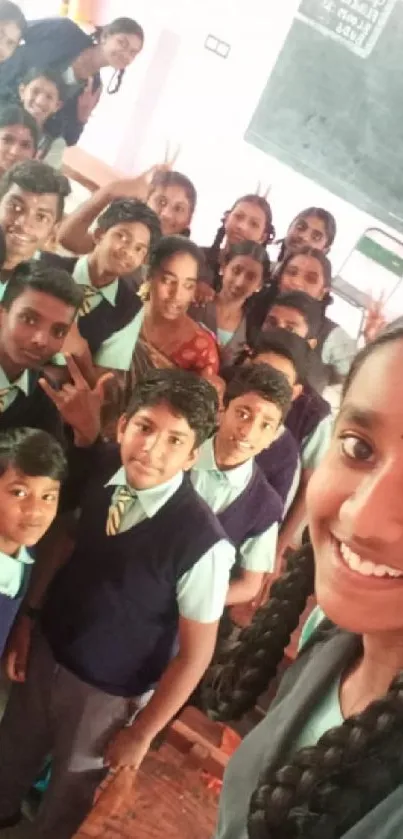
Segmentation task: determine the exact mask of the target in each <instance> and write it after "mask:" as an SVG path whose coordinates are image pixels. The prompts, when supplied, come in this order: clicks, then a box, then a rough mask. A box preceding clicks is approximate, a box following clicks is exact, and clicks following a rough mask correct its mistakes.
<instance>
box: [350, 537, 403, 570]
mask: <svg viewBox="0 0 403 839" xmlns="http://www.w3.org/2000/svg"><path fill="white" fill-rule="evenodd" d="M340 553H341V555H342V557H343V559H344V561H345V563H346V564H347V565H348V567H349V568H351V569H352V571H356V572H357V574H361V575H362V576H363V577H403V571H397V569H396V568H390V567H389V565H379V564H378V563H376V562H371V561H370V560H368V559H361V557H360V556H358V554H356V553H354V551H352V550H351V548H349V547H348V546H347V545H345V544H344V543H343V542H340Z"/></svg>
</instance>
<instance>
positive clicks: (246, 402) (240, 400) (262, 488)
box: [190, 364, 292, 606]
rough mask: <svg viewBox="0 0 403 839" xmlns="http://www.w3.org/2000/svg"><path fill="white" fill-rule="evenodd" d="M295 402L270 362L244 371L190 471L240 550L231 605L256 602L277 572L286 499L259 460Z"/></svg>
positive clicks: (231, 386)
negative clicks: (270, 574) (267, 576)
mask: <svg viewBox="0 0 403 839" xmlns="http://www.w3.org/2000/svg"><path fill="white" fill-rule="evenodd" d="M291 398H292V389H291V386H290V385H289V383H288V381H287V379H286V377H285V376H284V375H283V373H281V372H278V371H277V370H274V369H273V368H271V367H269V366H268V365H266V364H258V365H250V366H248V367H243V368H242V367H241V368H239V369H238V370H237V371H236V373H235V375H234V376H233V377H232V378H231V380H230V381H229V383H228V384H227V387H226V390H225V394H224V412H223V413H222V417H221V422H220V427H219V429H218V431H217V434H216V435H215V437H214V438H213V439H211V440H206V442H205V443H204V444H203V446H202V447H201V449H200V454H199V457H198V460H197V462H196V463H195V464H194V466H193V468H192V470H191V473H190V477H191V480H192V483H193V486H194V487H195V489H196V490H197V492H198V493H199V495H201V497H202V498H203V499H204V500H205V501H206V502H207V504H208V505H209V506H210V507H211V509H212V510H213V512H214V513H216V515H217V517H218V519H219V521H220V522H221V524H222V526H223V528H224V529H225V531H226V533H227V535H228V538H229V539H230V541H231V542H232V543H233V544H234V545H235V547H236V549H237V565H236V568H235V569H234V570H235V575H234V579H233V581H232V582H231V586H230V590H229V593H228V597H227V605H229V606H230V605H234V604H236V603H246V602H248V601H250V600H253V598H254V597H255V596H256V595H257V594H258V592H259V590H260V588H261V585H262V581H263V578H264V575H265V574H267V573H268V572H271V571H273V569H274V563H275V557H276V548H277V534H278V526H279V522H281V519H282V514H283V501H282V499H281V498H280V496H279V495H278V494H277V492H276V491H275V490H274V489H273V488H272V487H271V486H270V484H269V483H268V482H267V480H266V478H265V476H264V474H263V472H262V471H261V470H260V468H259V467H258V466H257V464H256V463H255V457H256V456H257V455H259V453H260V452H262V451H263V450H264V449H267V448H268V447H269V446H270V445H271V443H273V441H274V440H275V438H276V435H277V434H278V431H279V429H280V427H281V425H282V423H283V420H284V417H285V415H286V413H287V411H288V409H289V407H290V404H291Z"/></svg>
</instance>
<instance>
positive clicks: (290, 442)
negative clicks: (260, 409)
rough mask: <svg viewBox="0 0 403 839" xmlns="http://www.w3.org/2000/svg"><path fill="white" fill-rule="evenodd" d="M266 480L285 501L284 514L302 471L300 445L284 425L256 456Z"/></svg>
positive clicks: (292, 497)
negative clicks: (268, 444) (267, 445)
mask: <svg viewBox="0 0 403 839" xmlns="http://www.w3.org/2000/svg"><path fill="white" fill-rule="evenodd" d="M256 463H257V465H258V466H259V468H260V469H261V470H262V472H263V474H264V476H265V478H266V481H268V483H269V484H270V485H271V486H272V487H273V489H275V490H276V492H277V494H278V495H279V496H280V498H281V499H282V501H283V502H284V514H285V513H286V512H287V510H288V508H289V506H290V504H291V503H292V501H293V499H294V495H295V491H296V488H297V486H298V481H299V477H300V472H301V464H300V454H299V446H298V443H297V441H296V440H295V438H294V436H293V434H291V431H290V430H289V429H288V428H286V427H285V426H284V425H282V426H281V428H280V429H279V433H278V435H277V437H276V439H275V440H273V442H272V443H271V444H270V446H269V447H268V448H267V449H264V450H263V451H262V452H260V454H258V455H257V457H256Z"/></svg>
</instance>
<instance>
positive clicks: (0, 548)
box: [0, 428, 66, 655]
mask: <svg viewBox="0 0 403 839" xmlns="http://www.w3.org/2000/svg"><path fill="white" fill-rule="evenodd" d="M65 471H66V461H65V457H64V454H63V451H62V449H61V446H60V445H59V443H57V442H56V440H54V438H53V437H51V435H50V434H48V433H47V432H46V431H38V430H36V429H33V428H18V429H12V430H10V431H2V432H1V433H0V511H1V512H0V655H2V654H3V651H4V647H5V644H6V641H7V637H8V634H9V632H10V629H11V626H12V624H13V622H14V619H15V617H16V615H17V612H18V610H19V608H20V606H21V603H22V600H23V597H24V595H25V593H26V591H27V588H28V582H29V577H30V567H31V565H32V563H33V561H34V560H33V558H32V556H31V554H30V551H29V549H30V548H31V547H33V546H34V545H35V544H36V543H37V542H39V540H40V539H41V538H42V536H43V535H44V533H45V532H46V531H47V530H48V528H49V527H50V525H51V524H52V521H53V519H54V518H55V516H56V512H57V506H58V501H59V492H60V484H61V481H62V480H63V478H64V477H65Z"/></svg>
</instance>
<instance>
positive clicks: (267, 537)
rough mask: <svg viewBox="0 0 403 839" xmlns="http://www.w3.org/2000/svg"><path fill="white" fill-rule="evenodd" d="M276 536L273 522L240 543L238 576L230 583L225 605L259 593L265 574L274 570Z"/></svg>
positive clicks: (240, 601)
mask: <svg viewBox="0 0 403 839" xmlns="http://www.w3.org/2000/svg"><path fill="white" fill-rule="evenodd" d="M277 538H278V524H277V522H275V523H274V524H272V525H271V526H270V527H269V528H268V529H267V530H266V531H265V532H264V533H262V534H260V536H253V537H252V538H250V539H247V540H246V542H244V544H243V545H242V547H241V549H240V552H241V567H240V576H239V577H238V578H237V579H235V580H233V581H232V582H231V584H230V587H229V591H228V595H227V606H235V605H236V604H238V603H248V602H250V601H251V600H253V599H254V598H255V597H257V595H258V594H259V591H260V589H261V587H262V583H263V579H264V576H265V574H270V573H271V572H272V571H273V570H274V564H275V560H276V549H277Z"/></svg>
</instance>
